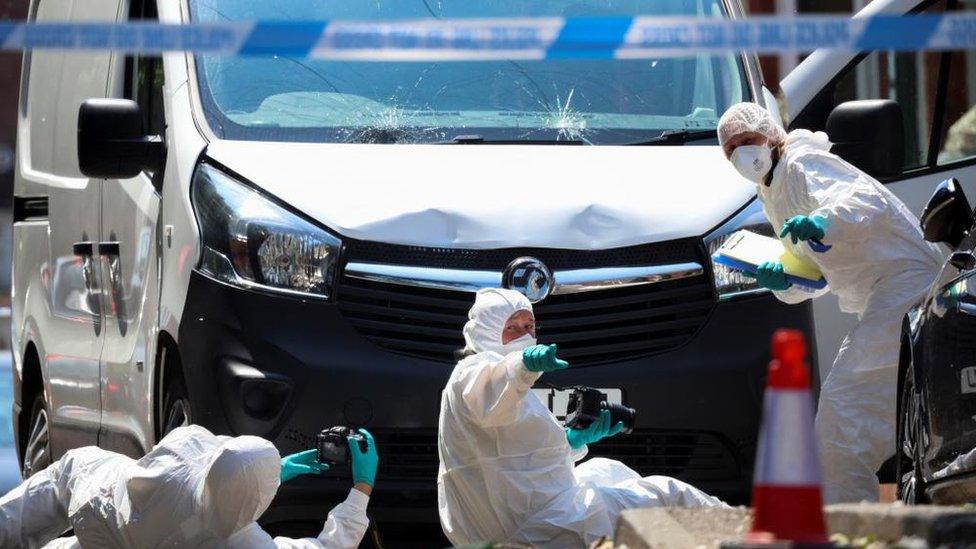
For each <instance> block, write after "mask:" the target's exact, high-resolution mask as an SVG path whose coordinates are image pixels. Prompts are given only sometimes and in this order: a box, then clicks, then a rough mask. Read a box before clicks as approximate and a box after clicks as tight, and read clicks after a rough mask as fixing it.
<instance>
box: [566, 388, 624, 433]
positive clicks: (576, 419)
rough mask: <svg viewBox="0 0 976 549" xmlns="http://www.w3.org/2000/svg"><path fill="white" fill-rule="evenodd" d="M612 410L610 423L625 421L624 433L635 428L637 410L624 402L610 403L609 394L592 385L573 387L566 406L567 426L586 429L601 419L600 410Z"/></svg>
mask: <svg viewBox="0 0 976 549" xmlns="http://www.w3.org/2000/svg"><path fill="white" fill-rule="evenodd" d="M603 410H608V411H609V412H610V425H611V426H614V425H616V424H617V422H618V421H619V422H623V424H624V430H623V432H624V433H630V432H632V431H633V430H634V422H635V421H636V420H637V410H635V409H633V408H630V407H628V406H624V405H622V404H610V403H609V402H607V395H605V394H603V393H601V392H600V391H599V390H597V389H593V388H591V387H583V386H580V387H573V392H572V393H571V394H570V395H569V404H567V406H566V427H569V428H570V429H586V428H587V427H589V426H590V424H592V423H593V422H594V421H596V420H598V419H600V412H602V411H603Z"/></svg>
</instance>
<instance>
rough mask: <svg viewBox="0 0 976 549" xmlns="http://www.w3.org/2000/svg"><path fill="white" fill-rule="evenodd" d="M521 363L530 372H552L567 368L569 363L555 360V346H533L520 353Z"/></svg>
mask: <svg viewBox="0 0 976 549" xmlns="http://www.w3.org/2000/svg"><path fill="white" fill-rule="evenodd" d="M522 363H523V364H525V369H526V370H528V371H530V372H552V371H554V370H563V369H566V368H569V363H568V362H566V361H565V360H559V359H558V358H556V344H555V343H553V344H551V345H533V346H531V347H526V349H525V350H524V351H522Z"/></svg>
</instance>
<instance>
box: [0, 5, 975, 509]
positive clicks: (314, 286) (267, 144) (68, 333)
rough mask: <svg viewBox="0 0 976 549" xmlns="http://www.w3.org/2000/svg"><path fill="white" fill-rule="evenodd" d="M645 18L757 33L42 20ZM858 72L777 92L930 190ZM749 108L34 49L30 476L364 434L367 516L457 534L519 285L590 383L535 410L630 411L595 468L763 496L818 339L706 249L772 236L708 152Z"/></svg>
mask: <svg viewBox="0 0 976 549" xmlns="http://www.w3.org/2000/svg"><path fill="white" fill-rule="evenodd" d="M931 5H932V6H936V5H937V4H931ZM942 5H943V8H941V9H945V8H944V5H945V3H944V2H943V3H942ZM917 8H919V6H915V5H914V3H913V2H901V1H891V0H875V1H874V2H872V3H871V4H870V8H869V9H871V10H874V11H883V10H887V11H897V12H907V11H910V10H913V9H917ZM636 14H642V15H661V16H694V17H714V18H728V17H742V16H743V12H742V8H741V6H740V5H739V4H738V2H735V1H723V0H654V1H644V0H632V1H625V2H624V1H621V2H617V1H609V0H580V1H577V2H571V3H566V2H555V1H539V2H525V1H514V0H499V1H492V2H460V1H454V0H417V1H413V0H409V1H397V2H386V1H370V2H334V1H326V0H311V1H310V0H303V1H294V0H283V1H279V2H274V3H242V2H232V1H230V0H183V1H182V2H159V3H158V5H157V2H155V0H131V1H124V0H32V1H31V3H30V17H31V19H32V20H34V21H38V22H51V21H89V20H97V21H126V20H151V21H156V20H158V21H161V22H165V23H181V22H187V21H194V22H219V21H228V20H229V21H236V20H271V19H275V20H280V19H294V20H323V19H350V20H365V21H369V20H391V19H406V18H428V17H444V18H462V17H550V16H551V17H568V16H627V17H630V16H633V15H636ZM845 55H846V54H845ZM866 55H867V54H863V55H858V54H851V55H850V56H848V57H845V58H843V59H842V58H841V57H843V56H840V57H838V56H837V54H829V55H828V54H824V55H818V54H815V55H814V56H812V57H811V58H810V59H808V60H807V61H809V62H811V63H814V65H813V66H812V68H807V69H804V65H806V66H807V67H810V65H808V64H807V63H806V62H805V63H804V65H801V67H800V69H802V70H801V71H800V72H798V73H797V74H799V75H800V76H799V77H802V78H801V79H800V80H796V81H794V82H793V83H792V84H790V82H784V90H785V91H786V92H787V97H786V99H787V105H788V110H789V112H790V113H791V114H792V115H793V116H794V117H795V120H797V121H798V122H797V123H800V122H799V121H802V122H803V123H804V124H806V126H804V127H818V125H819V127H821V128H824V127H826V128H827V129H830V127H829V126H830V125H831V124H835V130H836V132H838V134H837V135H834V137H835V138H840V139H837V140H840V141H845V142H847V143H848V144H849V146H850V150H848V151H847V152H845V154H849V155H850V157H851V158H855V159H858V160H857V161H858V162H860V164H859V165H861V166H863V167H865V168H866V169H869V170H871V171H872V173H875V174H876V175H879V176H882V177H885V178H886V180H896V179H897V180H906V179H909V178H915V177H921V176H924V173H922V172H924V171H925V169H928V168H925V169H923V170H922V172H917V171H912V170H917V169H918V167H919V166H917V165H912V166H909V165H908V163H907V162H903V163H901V164H899V165H897V166H894V167H892V165H891V161H890V158H886V159H881V160H878V159H877V158H874V157H870V156H869V155H861V156H863V157H864V158H861V156H858V155H859V154H860V153H862V152H863V151H864V148H865V147H866V146H868V145H867V144H865V143H863V142H864V138H863V135H861V134H858V133H857V132H871V131H875V134H873V135H872V136H871V138H872V139H874V140H875V141H873V142H872V144H871V145H870V146H875V145H876V144H877V140H881V141H884V140H886V139H888V140H891V143H889V145H891V146H894V147H901V145H902V141H899V140H903V136H902V135H901V134H896V133H895V134H890V135H889V134H881V133H878V132H877V130H878V128H890V127H893V126H891V124H894V123H895V122H897V124H898V125H899V126H900V125H901V124H902V121H901V119H898V120H897V121H896V120H895V119H894V118H892V117H893V116H895V115H896V114H897V115H898V116H900V114H899V113H900V111H899V108H891V105H892V103H894V105H895V107H898V106H899V104H901V106H900V108H901V109H907V108H908V107H907V106H906V104H903V103H902V99H903V98H902V97H901V96H898V97H875V98H870V97H863V96H860V95H857V94H850V93H848V92H849V91H850V89H851V88H850V86H846V84H844V82H848V80H845V78H848V76H847V75H849V74H855V73H851V71H852V70H856V67H857V66H858V63H859V60H861V59H863V58H864V57H865V56H866ZM872 55H873V54H872ZM815 63H820V65H816V64H815ZM903 65H904V64H901V65H898V67H902V66H903ZM885 66H886V67H890V66H893V65H885ZM899 70H900V69H899ZM804 71H805V72H804ZM851 78H853V77H851ZM839 84H840V85H839ZM842 85H843V86H846V87H843V86H842ZM790 86H792V88H791V87H790ZM875 89H877V90H882V91H887V90H888V88H885V87H883V86H878V87H876V88H875ZM791 90H796V92H795V93H796V97H798V98H800V99H797V100H796V101H800V104H798V103H796V101H795V100H794V99H793V97H791V95H790V94H791ZM838 90H840V92H838ZM835 92H838V93H841V95H838V94H837V93H835ZM843 93H848V96H843ZM879 93H882V92H881V91H879ZM838 97H843V98H844V99H845V100H846V99H887V100H888V101H881V102H863V101H862V102H853V103H851V102H842V103H838V102H837V101H836V99H837V98H838ZM892 100H894V101H892ZM740 101H755V102H758V103H761V104H763V105H766V106H767V107H769V108H770V109H771V110H772V111H773V112H774V113H776V114H777V116H778V113H779V112H780V111H779V109H778V108H777V105H776V102H775V100H774V99H773V96H772V94H771V93H770V92H769V91H768V90H767V89H766V88H764V87H763V82H762V77H761V75H760V72H759V66H758V62H757V60H756V58H755V57H754V56H751V55H741V54H737V53H727V54H708V55H705V54H690V55H688V56H686V57H662V58H659V59H571V60H566V59H564V60H546V59H540V60H535V61H450V62H422V61H415V62H353V61H343V62H340V61H328V60H315V59H307V58H306V57H305V55H304V54H303V53H301V52H296V54H295V55H294V56H282V55H279V56H240V57H233V56H214V55H188V54H184V53H178V52H173V53H167V54H165V55H163V56H159V57H141V56H126V55H123V54H118V53H107V52H64V51H55V50H37V51H34V52H28V53H27V54H25V58H24V68H23V76H22V89H21V99H20V112H19V116H20V118H19V126H18V141H17V165H16V180H15V195H16V196H15V203H16V212H15V216H16V223H15V225H14V237H15V248H14V250H15V251H14V284H13V288H14V289H13V293H14V297H13V322H12V324H13V352H14V361H15V367H14V392H15V405H14V429H15V434H16V439H17V444H18V449H19V452H20V458H21V462H22V466H23V473H24V475H30V474H31V473H33V472H35V471H37V470H39V469H40V468H42V467H44V466H45V465H46V464H48V463H50V461H51V460H52V459H55V458H57V457H59V456H60V455H62V454H63V453H64V452H65V451H66V450H68V449H71V448H75V447H79V446H84V445H90V444H97V445H99V446H101V447H103V448H108V449H112V450H116V451H119V452H122V453H125V454H128V455H131V456H139V455H141V454H143V453H144V452H146V451H147V449H149V448H151V447H152V445H153V444H154V443H155V442H156V441H157V440H159V438H160V437H161V436H162V435H163V434H164V433H166V432H167V431H168V430H170V429H172V428H174V427H176V426H179V425H185V424H188V423H196V424H200V425H203V426H205V427H207V428H209V429H211V430H212V431H214V432H217V433H227V434H235V435H236V434H254V435H260V436H263V437H266V438H268V439H270V440H272V441H273V442H274V443H275V444H276V445H277V446H278V448H279V450H280V451H281V452H282V454H287V453H291V452H295V451H298V450H302V449H306V448H309V447H311V446H312V444H313V440H314V437H315V435H316V434H317V433H318V432H319V431H320V430H322V429H324V428H328V427H330V426H333V425H351V426H365V427H368V428H369V429H370V431H371V432H373V433H374V434H375V436H376V440H377V444H378V448H379V451H380V453H381V456H382V457H381V461H380V472H379V475H378V483H377V487H376V488H377V489H376V491H375V492H374V498H373V503H372V504H371V506H370V509H371V512H372V513H373V516H374V518H375V519H376V520H377V521H379V522H381V523H383V522H386V523H388V524H389V523H396V522H415V521H429V522H432V523H433V522H436V520H437V518H436V517H437V515H436V512H435V507H436V489H435V476H436V471H437V464H438V456H437V444H436V443H437V416H438V408H439V399H440V391H441V389H442V387H443V385H444V383H445V381H446V380H447V378H448V375H449V374H450V372H451V369H452V367H453V365H454V361H455V352H456V351H458V350H459V349H460V348H461V347H462V346H463V338H462V336H461V327H462V325H463V324H464V322H465V321H466V319H467V311H468V309H469V307H470V306H471V304H472V303H473V300H474V292H475V291H476V290H477V289H478V288H482V287H488V286H495V287H498V286H505V287H509V288H513V289H516V290H519V291H521V292H523V293H525V294H526V295H527V296H528V297H529V298H530V299H531V300H533V301H534V302H535V307H536V313H537V320H538V331H539V339H540V341H542V342H546V343H557V344H558V345H559V349H560V356H561V357H563V358H565V359H566V360H567V361H569V362H570V364H571V366H572V367H571V368H570V369H569V370H567V371H564V372H558V373H554V374H552V375H549V376H546V381H547V382H549V383H550V384H551V385H546V386H540V387H538V388H537V389H536V391H537V394H538V395H539V397H540V398H542V399H544V402H548V403H549V405H550V406H551V407H552V408H553V410H554V411H555V412H556V413H557V414H560V413H563V412H564V408H565V401H566V396H567V394H568V392H567V391H566V390H565V389H563V388H567V387H572V386H577V385H587V386H590V387H595V388H599V389H601V390H602V391H603V392H605V393H606V394H607V395H608V397H609V398H610V399H611V400H612V401H615V402H620V403H623V404H626V405H628V406H631V407H634V408H636V409H637V420H636V427H635V429H634V432H633V433H632V434H629V435H626V436H618V437H614V438H612V439H610V440H607V441H604V442H601V443H599V444H596V445H594V446H593V447H592V448H591V449H590V455H602V456H608V457H613V458H616V459H619V460H621V461H623V462H625V463H627V464H628V465H629V466H631V467H632V468H634V469H635V470H637V471H638V472H639V473H640V474H641V475H650V474H665V475H670V476H674V477H677V478H680V479H682V480H685V481H687V482H690V483H692V484H694V485H696V486H698V487H700V488H702V489H704V490H706V491H708V492H710V493H714V494H716V495H719V496H721V497H723V498H725V499H727V500H728V501H731V502H744V501H746V500H747V498H748V493H749V487H750V479H751V476H752V466H753V455H754V452H755V443H756V436H757V431H758V426H759V421H760V410H761V402H762V391H763V383H764V376H765V371H766V366H767V362H768V351H767V349H768V343H769V338H770V334H771V333H772V331H773V330H774V329H776V328H780V327H793V328H798V329H801V330H803V331H804V332H805V333H807V335H808V336H809V338H810V340H811V341H813V338H814V318H813V316H812V313H811V311H812V309H811V306H810V305H809V304H806V305H802V306H787V305H785V304H783V303H780V302H779V301H777V300H776V298H775V297H773V296H772V295H771V294H770V293H769V292H767V291H765V290H762V289H760V288H758V287H756V285H755V284H754V281H752V280H751V279H748V278H744V277H742V276H740V275H738V274H736V273H735V272H732V271H729V270H728V269H726V268H724V267H722V266H719V265H715V264H713V263H712V261H711V259H710V257H711V253H712V252H713V251H714V250H716V249H717V247H718V246H719V245H721V244H722V242H723V241H724V239H725V238H726V237H727V236H729V235H730V234H732V233H733V232H735V231H737V230H739V229H743V228H751V229H752V230H755V231H759V232H763V233H766V234H771V232H772V227H771V226H770V224H769V222H768V221H767V220H766V219H765V218H764V217H763V215H762V211H761V209H760V207H759V204H758V202H757V201H756V199H755V188H754V187H753V186H752V184H750V183H748V182H746V181H745V180H743V179H741V178H740V177H739V176H738V175H737V174H736V172H735V171H734V170H733V169H732V167H731V165H730V164H729V163H728V162H727V161H726V160H725V158H724V157H723V155H722V152H721V150H720V148H719V147H718V144H717V139H716V135H715V128H716V125H717V122H718V117H719V116H720V115H721V113H722V112H723V111H724V110H725V109H726V108H727V107H728V106H730V105H732V104H734V103H737V102H740ZM911 112H915V111H911ZM926 112H930V111H929V110H927V111H926ZM936 112H939V111H938V109H936ZM905 118H906V120H909V121H911V120H912V119H911V118H910V117H908V116H906V117H905ZM852 121H854V122H856V123H853V124H852V123H851V122H852ZM838 124H839V125H838ZM844 132H847V133H849V134H851V135H850V136H845V135H842V134H843V133H844ZM859 135H861V137H860V138H859ZM864 135H869V133H868V134H864ZM906 135H907V133H906ZM848 137H849V138H848ZM859 139H860V141H861V142H862V143H860V145H859V144H858V143H859ZM912 143H913V146H915V144H917V140H915V141H912ZM882 145H884V144H883V143H882ZM927 150H928V149H926V151H927ZM872 162H874V164H872ZM958 162H960V163H961V164H959V165H969V160H965V159H964V160H961V161H958ZM956 165H957V164H952V166H956ZM925 166H928V164H926V165H925ZM909 168H910V169H909ZM923 168H924V166H923ZM929 168H931V169H932V170H944V169H948V168H944V167H941V166H934V165H933V166H929ZM919 174H922V175H919ZM940 177H946V176H945V175H942V176H940ZM959 179H960V180H962V181H973V180H976V178H973V177H964V176H960V177H959ZM775 221H776V223H782V220H775ZM825 314H828V316H825V317H824V318H828V317H829V314H830V312H829V311H827V313H825ZM828 320H829V318H828ZM818 322H819V319H818ZM831 356H832V354H831ZM812 358H815V357H812ZM348 484H349V481H348V478H345V477H344V473H343V471H335V472H332V473H329V474H328V475H325V476H322V477H302V478H300V479H297V480H295V481H293V482H290V483H288V484H287V485H285V486H283V487H282V489H281V491H280V493H279V498H278V500H277V501H276V504H275V505H274V506H273V507H272V509H271V510H270V511H269V512H268V513H267V514H266V515H265V517H264V520H265V521H268V522H281V521H301V520H318V521H321V517H322V516H324V512H325V510H327V509H328V508H329V507H330V506H331V505H332V504H333V503H334V502H335V501H337V500H338V499H340V498H341V497H344V494H345V492H346V491H347V490H348Z"/></svg>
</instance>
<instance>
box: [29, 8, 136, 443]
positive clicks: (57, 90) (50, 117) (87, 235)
mask: <svg viewBox="0 0 976 549" xmlns="http://www.w3.org/2000/svg"><path fill="white" fill-rule="evenodd" d="M36 10H37V11H36V13H37V20H38V21H45V22H50V21H64V20H72V21H109V22H112V21H115V19H116V14H117V13H118V0H42V1H41V2H40V3H39V4H37V8H36ZM110 57H111V55H110V54H108V53H105V52H71V51H68V52H64V51H49V50H38V51H35V52H33V55H32V59H31V64H30V69H29V71H30V76H29V79H28V82H29V84H28V87H27V89H26V90H25V91H26V93H27V102H26V113H25V116H26V118H27V119H28V124H27V126H26V127H27V132H28V133H29V134H30V135H29V136H27V139H26V142H27V143H28V144H29V145H28V146H29V151H22V153H26V154H25V155H24V156H27V157H28V158H29V161H28V163H29V166H25V167H24V169H22V172H21V173H22V177H23V178H24V179H25V180H26V181H27V182H28V183H32V184H36V185H43V186H44V187H46V188H47V189H48V196H47V198H48V212H49V219H50V225H49V231H50V232H49V238H50V240H49V243H50V250H49V258H50V259H49V262H48V265H47V267H46V268H47V271H48V273H47V275H46V277H42V278H47V280H49V283H48V285H47V293H48V295H47V299H48V300H49V304H50V316H49V317H48V318H46V319H42V320H41V321H39V326H38V332H39V335H38V336H37V338H38V339H39V341H38V342H37V344H38V347H39V350H40V353H41V357H40V358H41V363H42V368H43V372H44V381H45V396H46V397H47V399H48V407H49V410H50V424H49V432H50V443H51V449H52V453H53V454H54V456H58V455H60V454H61V453H63V452H64V451H65V450H67V449H70V448H74V447H79V446H85V445H90V444H94V443H95V442H96V441H97V435H98V428H99V422H100V419H101V396H100V395H99V391H98V380H99V355H100V353H101V346H102V343H103V335H104V322H103V316H102V311H101V308H100V301H99V297H98V292H99V288H100V281H99V277H98V269H97V268H96V265H95V262H94V257H93V249H94V248H93V247H94V246H95V243H97V242H98V240H99V239H100V238H101V233H100V230H99V216H100V213H101V190H102V183H101V181H98V180H92V179H88V178H86V177H84V176H82V175H81V173H80V171H79V169H78V161H77V155H76V152H75V149H76V148H77V145H76V134H77V126H76V125H77V118H78V107H79V106H80V105H81V102H82V101H83V100H84V99H88V98H89V97H104V96H105V92H106V84H107V81H108V70H109V64H110Z"/></svg>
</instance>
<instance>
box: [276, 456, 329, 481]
mask: <svg viewBox="0 0 976 549" xmlns="http://www.w3.org/2000/svg"><path fill="white" fill-rule="evenodd" d="M328 470H329V466H328V465H326V464H324V463H319V462H318V452H317V451H316V450H305V451H304V452H298V453H297V454H292V455H290V456H285V457H283V458H281V483H282V484H284V483H286V482H288V481H289V480H291V479H293V478H295V477H297V476H301V475H318V474H321V473H324V472H326V471H328Z"/></svg>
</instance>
